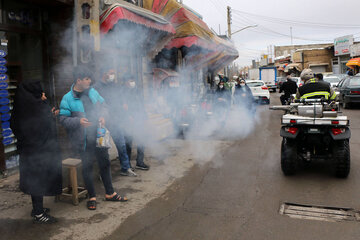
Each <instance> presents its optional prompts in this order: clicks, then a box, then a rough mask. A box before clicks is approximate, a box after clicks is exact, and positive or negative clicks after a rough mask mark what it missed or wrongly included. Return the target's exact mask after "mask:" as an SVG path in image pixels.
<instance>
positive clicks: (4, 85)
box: [0, 82, 9, 89]
mask: <svg viewBox="0 0 360 240" xmlns="http://www.w3.org/2000/svg"><path fill="white" fill-rule="evenodd" d="M8 87H9V84H8V83H7V82H0V89H7V88H8Z"/></svg>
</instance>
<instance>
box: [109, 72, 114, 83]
mask: <svg viewBox="0 0 360 240" xmlns="http://www.w3.org/2000/svg"><path fill="white" fill-rule="evenodd" d="M107 81H108V82H114V81H115V74H110V75H109V76H108V79H107Z"/></svg>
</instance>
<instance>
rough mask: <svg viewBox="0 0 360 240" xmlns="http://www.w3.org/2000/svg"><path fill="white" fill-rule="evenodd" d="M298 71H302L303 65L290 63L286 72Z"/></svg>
mask: <svg viewBox="0 0 360 240" xmlns="http://www.w3.org/2000/svg"><path fill="white" fill-rule="evenodd" d="M292 69H296V70H297V71H299V72H301V71H302V66H301V63H290V64H288V65H287V66H286V67H285V71H284V72H289V70H292Z"/></svg>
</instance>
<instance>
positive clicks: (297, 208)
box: [279, 203, 360, 222]
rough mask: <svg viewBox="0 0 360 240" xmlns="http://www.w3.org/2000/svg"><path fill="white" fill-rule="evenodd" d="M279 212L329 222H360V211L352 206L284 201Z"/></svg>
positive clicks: (293, 216)
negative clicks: (340, 206)
mask: <svg viewBox="0 0 360 240" xmlns="http://www.w3.org/2000/svg"><path fill="white" fill-rule="evenodd" d="M279 213H280V214H281V215H286V216H289V217H291V218H297V219H308V220H318V221H327V222H347V221H355V222H360V212H359V211H356V210H354V209H351V208H336V207H323V206H310V205H302V204H295V203H283V204H282V205H281V206H280V210H279Z"/></svg>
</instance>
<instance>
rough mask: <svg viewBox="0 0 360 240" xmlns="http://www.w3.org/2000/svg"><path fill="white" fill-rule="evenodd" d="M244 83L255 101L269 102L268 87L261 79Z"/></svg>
mask: <svg viewBox="0 0 360 240" xmlns="http://www.w3.org/2000/svg"><path fill="white" fill-rule="evenodd" d="M246 84H247V85H248V86H249V88H250V90H251V92H252V94H253V96H254V100H255V102H258V103H265V104H270V92H269V88H268V87H267V86H266V85H265V83H264V82H263V81H261V80H250V81H247V82H246Z"/></svg>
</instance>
